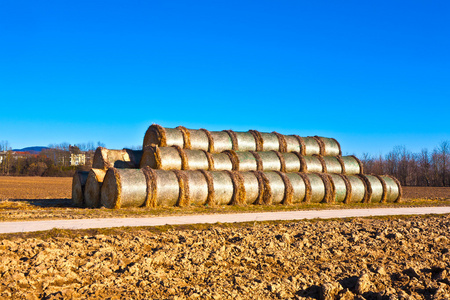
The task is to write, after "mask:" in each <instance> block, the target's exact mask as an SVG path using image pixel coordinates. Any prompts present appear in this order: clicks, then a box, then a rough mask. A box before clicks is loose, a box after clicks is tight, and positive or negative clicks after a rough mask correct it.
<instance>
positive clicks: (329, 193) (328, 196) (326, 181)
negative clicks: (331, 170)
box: [317, 173, 334, 203]
mask: <svg viewBox="0 0 450 300" xmlns="http://www.w3.org/2000/svg"><path fill="white" fill-rule="evenodd" d="M317 175H318V176H319V177H320V178H321V179H322V181H323V185H324V188H325V195H324V196H323V199H322V203H334V186H333V185H332V184H331V180H330V177H329V175H328V174H325V173H317Z"/></svg>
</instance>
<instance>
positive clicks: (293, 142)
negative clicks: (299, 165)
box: [284, 135, 302, 152]
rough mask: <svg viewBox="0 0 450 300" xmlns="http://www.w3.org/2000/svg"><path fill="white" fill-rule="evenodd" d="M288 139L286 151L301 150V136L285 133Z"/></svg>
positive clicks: (285, 137)
mask: <svg viewBox="0 0 450 300" xmlns="http://www.w3.org/2000/svg"><path fill="white" fill-rule="evenodd" d="M284 139H285V140H286V152H301V151H302V145H301V144H300V142H299V137H297V136H294V135H285V136H284Z"/></svg>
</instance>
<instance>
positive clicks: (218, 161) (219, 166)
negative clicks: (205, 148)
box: [211, 153, 233, 171]
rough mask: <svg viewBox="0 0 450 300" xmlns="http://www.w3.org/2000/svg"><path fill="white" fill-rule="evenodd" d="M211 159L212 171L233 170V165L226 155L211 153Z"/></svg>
mask: <svg viewBox="0 0 450 300" xmlns="http://www.w3.org/2000/svg"><path fill="white" fill-rule="evenodd" d="M211 157H212V160H213V162H214V170H218V171H220V170H224V171H225V170H227V171H231V170H233V163H232V161H231V159H230V156H229V155H227V154H226V153H213V154H211Z"/></svg>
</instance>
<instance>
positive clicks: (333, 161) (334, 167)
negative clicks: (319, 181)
mask: <svg viewBox="0 0 450 300" xmlns="http://www.w3.org/2000/svg"><path fill="white" fill-rule="evenodd" d="M322 159H323V161H324V162H325V169H326V170H327V173H331V174H342V166H341V163H340V162H339V159H338V158H337V157H336V156H322Z"/></svg>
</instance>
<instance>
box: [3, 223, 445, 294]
mask: <svg viewBox="0 0 450 300" xmlns="http://www.w3.org/2000/svg"><path fill="white" fill-rule="evenodd" d="M449 227H450V216H439V217H410V218H403V219H398V218H390V219H353V220H347V221H315V222H309V221H301V222H283V223H277V224H260V223H257V224H254V225H253V226H242V225H240V226H232V227H225V226H218V225H216V226H209V227H208V228H207V229H204V230H169V231H166V232H160V233H155V232H152V231H150V230H144V229H141V230H136V231H123V232H116V233H114V234H108V235H94V236H84V237H75V238H67V237H52V238H47V239H36V238H27V239H22V238H20V239H3V240H2V241H1V242H0V255H1V257H2V264H1V265H0V274H1V275H2V276H1V279H0V297H1V298H16V299H17V298H23V299H36V298H44V299H62V298H64V299H66V298H74V299H77V298H90V299H99V298H108V299H122V298H132V299H151V298H154V299H156V298H157V299H185V298H190V299H191V298H192V299H195V298H201V299H230V298H233V299H249V298H255V299H277V298H280V299H284V298H294V299H334V297H339V298H337V299H448V298H449V297H450V275H449V273H450V259H449V256H450V251H449V250H450V232H449V230H448V229H449ZM355 297H357V298H355Z"/></svg>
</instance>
